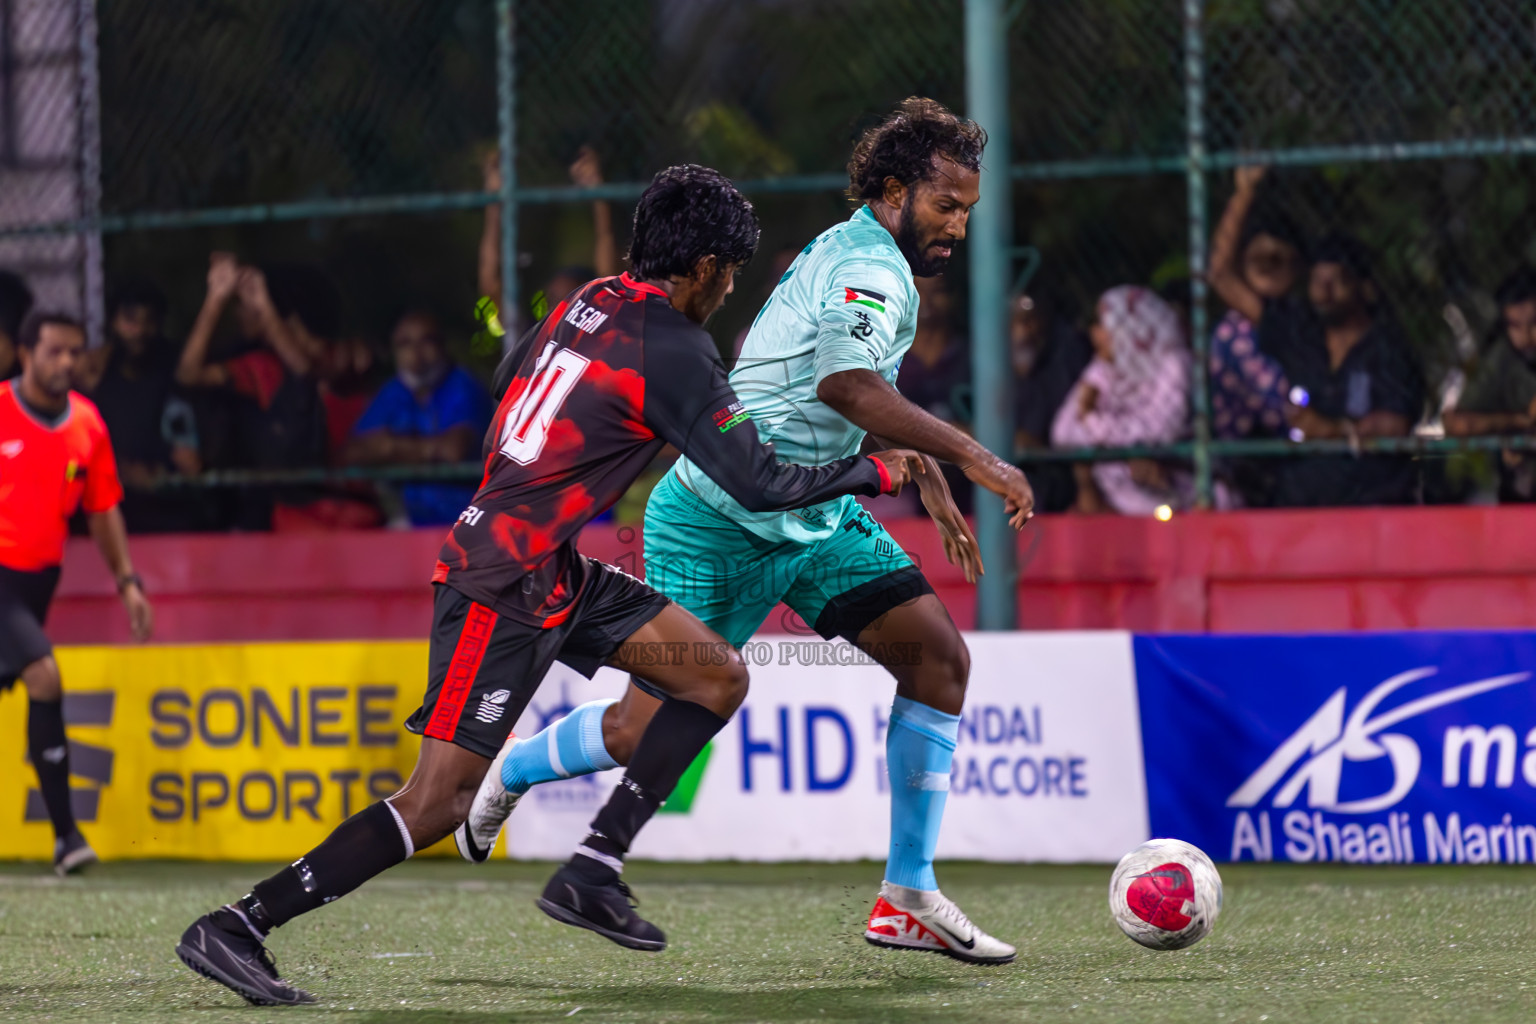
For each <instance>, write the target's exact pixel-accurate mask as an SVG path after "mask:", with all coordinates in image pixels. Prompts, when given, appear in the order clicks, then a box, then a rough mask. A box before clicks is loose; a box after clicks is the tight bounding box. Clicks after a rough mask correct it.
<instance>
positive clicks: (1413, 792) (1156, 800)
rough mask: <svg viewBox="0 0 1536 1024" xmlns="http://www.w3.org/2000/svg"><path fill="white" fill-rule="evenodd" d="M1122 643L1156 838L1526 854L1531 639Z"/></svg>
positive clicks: (1371, 854)
mask: <svg viewBox="0 0 1536 1024" xmlns="http://www.w3.org/2000/svg"><path fill="white" fill-rule="evenodd" d="M1135 645H1136V679H1137V691H1138V694H1139V698H1140V703H1141V721H1142V737H1143V745H1144V747H1145V750H1146V761H1147V795H1148V803H1149V810H1150V817H1151V826H1152V831H1153V832H1154V833H1155V834H1157V835H1168V836H1177V837H1178V838H1180V839H1184V840H1187V841H1189V842H1192V843H1194V844H1196V845H1197V846H1200V847H1202V848H1204V849H1205V850H1206V851H1207V852H1208V853H1210V855H1211V856H1212V857H1215V858H1216V859H1218V860H1223V859H1225V860H1259V861H1267V860H1284V861H1346V862H1351V863H1370V864H1384V863H1428V864H1442V863H1443V864H1482V863H1529V862H1531V861H1536V635H1533V634H1531V633H1517V632H1488V633H1473V632H1456V633H1428V632H1426V633H1389V634H1364V633H1356V634H1343V635H1329V636H1308V637H1300V636H1295V637H1251V636H1242V637H1212V636H1204V637H1151V636H1147V637H1137V638H1136V640H1135Z"/></svg>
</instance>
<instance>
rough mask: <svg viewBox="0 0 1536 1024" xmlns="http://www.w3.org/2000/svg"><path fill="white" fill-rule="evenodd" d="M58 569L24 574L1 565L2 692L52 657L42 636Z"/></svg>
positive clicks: (0, 656) (0, 643)
mask: <svg viewBox="0 0 1536 1024" xmlns="http://www.w3.org/2000/svg"><path fill="white" fill-rule="evenodd" d="M58 585H59V569H58V566H54V567H53V568H52V569H40V570H38V571H37V572H22V571H20V570H18V569H7V568H6V567H5V566H3V565H0V691H4V690H8V689H10V687H12V686H13V685H15V683H16V679H17V677H18V676H20V675H21V670H22V669H24V668H26V667H27V666H28V665H30V664H32V663H33V662H34V661H37V660H38V659H39V658H46V657H48V655H50V654H52V653H53V644H52V643H51V642H50V641H49V639H48V635H47V634H46V633H44V632H43V623H45V622H47V621H48V605H49V604H51V603H52V602H53V591H54V588H55V587H57V586H58Z"/></svg>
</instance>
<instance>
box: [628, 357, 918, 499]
mask: <svg viewBox="0 0 1536 1024" xmlns="http://www.w3.org/2000/svg"><path fill="white" fill-rule="evenodd" d="M645 362H646V367H647V372H646V376H645V420H646V422H647V423H648V424H649V425H650V426H651V428H652V429H653V430H655V431H656V433H657V434H659V435H661V436H662V437H664V438H665V439H666V440H667V441H669V442H671V443H672V444H673V445H675V446H676V447H677V448H678V450H680V451H681V452H682V453H683V454H684V455H686V456H688V458H689V460H690V461H692V462H693V464H694V465H696V466H698V467H699V469H701V470H702V471H703V472H704V473H705V475H707V476H708V477H709V478H710V479H711V480H713V481H715V483H717V484H719V485H720V487H721V488H722V489H723V490H724V491H725V493H727V494H729V495H730V496H731V497H732V498H734V499H735V500H736V501H738V502H739V503H740V504H741V506H742V507H743V508H745V509H746V510H747V511H749V512H774V511H779V510H782V509H791V508H802V507H804V506H806V505H814V504H816V503H817V502H822V501H828V500H830V499H832V498H837V497H840V496H842V495H844V494H864V495H869V496H874V495H877V494H895V493H897V492H898V491H899V490H900V489H901V485H902V484H903V483H905V482H906V481H907V480H909V479H910V478H911V474H912V473H914V472H915V473H921V472H922V468H921V461H920V459H919V456H918V454H917V453H916V452H913V451H891V452H879V453H877V454H876V455H873V456H864V455H855V456H851V457H849V458H846V459H838V460H837V461H836V462H830V463H827V464H826V465H824V466H796V465H792V464H790V463H787V462H780V461H778V460H777V459H776V458H774V454H773V446H772V445H766V444H763V443H762V442H761V441H760V440H758V437H757V430H756V428H755V427H754V426H753V424H752V418H751V416H750V415H749V414H748V413H747V411H746V409H745V408H744V407H743V406H742V404H741V401H740V399H738V398H737V397H736V392H735V391H733V390H732V389H731V385H730V382H729V381H728V380H727V379H726V374H725V366H724V365H723V364H722V363H721V362H720V357H719V356H718V355H717V354H716V353H715V350H714V343H713V342H712V341H711V340H710V339H709V335H707V334H705V333H704V332H703V331H702V330H696V331H686V330H665V331H656V330H648V331H647V332H646V339H645Z"/></svg>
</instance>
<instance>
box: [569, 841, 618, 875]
mask: <svg viewBox="0 0 1536 1024" xmlns="http://www.w3.org/2000/svg"><path fill="white" fill-rule="evenodd" d="M576 852H577V853H579V854H581V855H582V856H583V857H591V858H592V859H593V860H595V861H597V862H598V863H599V864H607V865H608V866H609V867H611V868H613V870H615V871H617V872H618V873H619V874H623V873H624V862H623V861H621V860H619V858H617V857H610V856H608V855H607V854H606V853H601V852H599V851H597V850H594V849H592V847H590V846H586V845H581V846H578V847H576Z"/></svg>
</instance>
